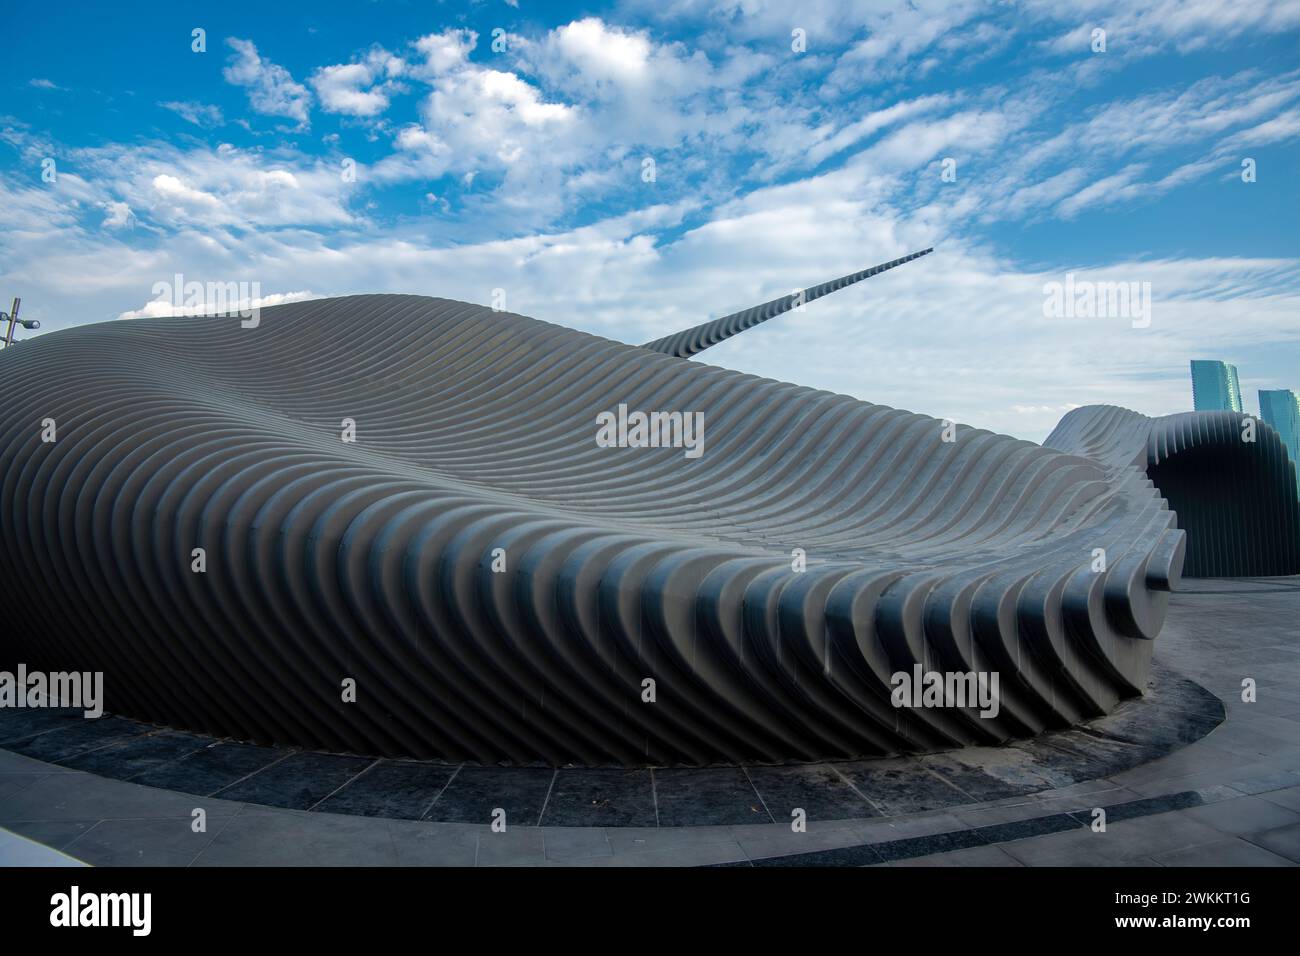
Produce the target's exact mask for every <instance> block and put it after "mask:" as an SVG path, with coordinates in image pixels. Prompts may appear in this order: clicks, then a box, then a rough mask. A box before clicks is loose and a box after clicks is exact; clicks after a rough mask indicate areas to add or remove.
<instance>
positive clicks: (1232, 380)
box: [1192, 359, 1241, 412]
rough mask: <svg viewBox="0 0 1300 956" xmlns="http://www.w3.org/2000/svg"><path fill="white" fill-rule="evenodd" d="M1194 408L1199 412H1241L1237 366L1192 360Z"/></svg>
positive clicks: (1205, 360)
mask: <svg viewBox="0 0 1300 956" xmlns="http://www.w3.org/2000/svg"><path fill="white" fill-rule="evenodd" d="M1192 407H1193V408H1195V409H1196V411H1198V412H1239V411H1241V386H1240V385H1239V384H1238V383H1237V366H1235V365H1229V364H1228V363H1227V362H1216V361H1212V360H1209V359H1192Z"/></svg>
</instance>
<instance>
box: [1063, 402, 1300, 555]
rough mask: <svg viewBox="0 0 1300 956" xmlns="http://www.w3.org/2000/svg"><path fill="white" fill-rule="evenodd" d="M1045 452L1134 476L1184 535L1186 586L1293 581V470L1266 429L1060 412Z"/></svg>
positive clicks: (1093, 410)
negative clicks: (1215, 580) (1225, 580)
mask: <svg viewBox="0 0 1300 956" xmlns="http://www.w3.org/2000/svg"><path fill="white" fill-rule="evenodd" d="M1043 444H1044V445H1045V446H1046V447H1048V448H1058V449H1061V450H1063V451H1069V452H1073V453H1075V454H1080V455H1088V456H1090V457H1092V458H1095V459H1098V460H1100V461H1104V462H1106V463H1108V464H1110V465H1113V466H1115V467H1121V468H1123V467H1128V468H1137V469H1139V470H1141V471H1142V472H1144V473H1145V474H1146V475H1147V476H1148V477H1149V478H1150V479H1151V480H1152V481H1153V482H1155V485H1156V487H1157V488H1159V489H1160V493H1161V494H1162V495H1164V497H1165V498H1166V499H1167V500H1168V501H1169V506H1170V507H1171V508H1172V509H1173V510H1174V511H1175V512H1176V513H1177V515H1178V523H1179V526H1180V527H1181V528H1183V529H1184V530H1185V531H1186V532H1187V559H1186V564H1185V565H1184V568H1183V571H1184V573H1185V574H1187V575H1188V576H1190V577H1231V576H1252V575H1277V574H1300V500H1298V499H1297V496H1296V472H1295V464H1294V463H1293V462H1292V461H1291V460H1290V456H1289V455H1288V453H1287V449H1286V445H1284V444H1283V443H1282V438H1281V436H1280V435H1278V433H1277V431H1276V430H1274V429H1273V427H1272V426H1270V425H1269V424H1267V423H1266V422H1264V421H1262V420H1261V419H1258V418H1255V417H1254V416H1248V415H1243V414H1242V413H1241V412H1181V413H1179V414H1176V415H1164V416H1161V417H1158V418H1149V417H1147V416H1146V415H1143V414H1141V413H1139V412H1135V411H1131V410H1130V409H1127V408H1119V407H1117V406H1114V405H1087V406H1084V407H1083V408H1076V409H1073V410H1072V411H1070V412H1068V413H1067V414H1066V415H1065V417H1064V418H1062V419H1061V421H1060V424H1058V425H1057V426H1056V428H1055V429H1054V430H1053V431H1052V434H1050V435H1049V436H1047V440H1046V441H1045V442H1044V443H1043Z"/></svg>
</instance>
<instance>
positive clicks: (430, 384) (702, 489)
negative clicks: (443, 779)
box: [0, 295, 1183, 765]
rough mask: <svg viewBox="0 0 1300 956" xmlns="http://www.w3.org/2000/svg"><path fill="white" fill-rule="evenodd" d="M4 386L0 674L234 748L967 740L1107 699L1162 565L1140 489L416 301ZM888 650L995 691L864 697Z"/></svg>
mask: <svg viewBox="0 0 1300 956" xmlns="http://www.w3.org/2000/svg"><path fill="white" fill-rule="evenodd" d="M0 381H3V383H4V387H5V394H6V402H7V410H6V415H5V417H4V419H3V421H0V574H3V577H4V580H5V581H6V582H10V584H11V586H10V587H8V588H7V589H6V611H5V626H6V629H7V631H8V633H7V635H6V639H5V641H4V642H3V646H2V647H0V649H2V650H3V656H4V657H5V658H6V659H7V660H10V661H22V662H25V663H26V664H27V665H28V667H29V668H41V669H45V670H80V671H86V670H98V671H103V672H104V674H105V697H106V703H107V707H108V709H109V710H110V711H114V712H117V713H120V714H124V715H129V716H132V717H136V718H141V719H144V720H148V721H152V722H157V723H165V724H169V725H172V726H178V727H184V728H190V729H195V730H200V731H204V732H207V733H211V734H217V735H228V736H233V737H236V738H240V739H248V740H255V741H275V742H279V743H289V744H297V745H302V746H306V747H311V748H317V749H331V750H344V751H352V752H360V753H369V754H383V755H390V756H391V755H411V756H419V757H436V756H440V757H448V758H453V759H458V760H459V759H469V760H475V761H481V762H512V763H524V762H531V761H542V762H546V763H549V764H565V763H570V762H572V763H579V764H592V765H599V764H625V765H630V764H645V763H651V764H696V765H699V764H707V763H711V762H721V761H784V760H791V759H819V758H828V757H848V756H859V755H873V754H892V753H898V752H911V751H925V750H931V749H937V748H949V747H953V746H956V745H962V744H972V743H992V742H996V741H1001V740H1005V739H1008V738H1012V737H1023V736H1028V735H1032V734H1035V733H1037V732H1039V731H1041V730H1043V729H1045V728H1048V727H1056V726H1064V725H1068V724H1072V723H1075V722H1078V721H1082V720H1084V719H1086V718H1089V717H1091V716H1094V715H1099V714H1102V713H1104V712H1106V711H1107V710H1109V709H1110V708H1111V707H1112V706H1113V705H1114V704H1115V703H1116V702H1117V701H1118V700H1119V699H1120V698H1122V697H1124V696H1128V695H1135V694H1138V693H1140V692H1141V690H1142V688H1143V683H1144V677H1145V674H1146V669H1147V665H1148V662H1149V660H1150V656H1151V647H1152V638H1154V637H1155V635H1156V633H1157V631H1158V629H1159V627H1160V625H1161V622H1162V619H1163V615H1164V610H1165V602H1166V600H1167V595H1166V594H1165V593H1164V592H1165V590H1167V589H1168V588H1169V587H1170V584H1171V582H1172V581H1173V580H1174V579H1176V578H1177V576H1178V574H1179V569H1180V566H1181V563H1182V556H1183V534H1182V532H1181V531H1178V530H1176V529H1175V527H1174V520H1173V519H1174V516H1173V514H1172V513H1171V512H1170V511H1169V510H1168V509H1167V508H1166V506H1165V503H1164V501H1163V500H1162V499H1161V497H1160V496H1159V494H1157V492H1156V491H1155V489H1154V488H1153V487H1152V485H1151V482H1150V481H1149V480H1147V479H1146V478H1145V477H1144V476H1143V475H1142V474H1141V473H1140V472H1139V471H1138V470H1136V469H1133V468H1112V467H1108V466H1107V465H1106V463H1104V462H1102V461H1097V460H1092V459H1089V458H1084V457H1078V456H1075V455H1069V454H1063V453H1061V452H1059V451H1054V450H1051V449H1047V448H1043V447H1040V446H1038V445H1034V444H1031V443H1029V442H1024V441H1018V440H1015V439H1011V438H1008V437H1004V436H999V435H995V434H992V433H989V432H986V431H981V430H976V429H971V428H966V427H964V426H963V427H958V428H957V429H956V431H955V432H952V431H951V429H947V430H946V429H945V427H944V423H943V422H940V421H939V420H937V419H933V418H929V417H926V416H923V415H917V414H912V413H910V412H906V411H900V410H897V409H893V408H887V407H884V406H880V405H871V404H867V403H864V402H860V401H857V400H855V399H852V398H849V397H846V396H843V395H833V394H829V393H826V392H821V391H816V390H813V389H809V388H802V387H799V386H795V385H789V384H785V383H782V382H778V381H771V380H766V379H760V378H756V377H753V376H750V375H744V374H740V373H736V372H731V371H726V370H723V369H720V368H714V367H710V366H707V365H700V364H697V363H693V362H689V361H685V360H683V359H680V358H674V357H670V356H668V355H664V354H659V353H656V352H653V351H649V350H647V349H643V348H638V347H635V346H628V345H622V344H619V343H616V342H611V341H608V340H605V339H601V338H597V337H595V336H592V335H588V334H585V333H582V332H578V331H573V330H570V329H566V328H561V327H558V326H555V325H551V324H548V323H545V322H540V321H536V320H534V319H529V318H526V317H523V316H519V315H513V314H508V313H495V312H492V311H491V310H489V309H487V308H484V307H481V306H476V305H469V304H466V303H463V302H454V301H448V300H445V299H435V298H426V297H421V296H410V295H361V296H349V297H346V298H336V299H326V300H317V301H311V302H303V303H295V304H289V305H282V306H277V307H274V308H266V309H263V310H262V314H261V320H260V324H259V325H258V326H257V327H256V328H243V327H241V322H240V320H239V319H238V318H237V317H205V318H170V319H168V318H162V319H137V320H132V321H124V322H114V323H105V324H99V325H89V326H82V327H78V328H74V329H69V330H66V331H61V332H55V333H52V334H48V335H45V336H43V337H41V338H40V339H38V340H35V341H32V342H29V343H27V344H25V345H24V346H22V347H21V348H15V349H11V350H6V351H5V352H4V353H3V356H0ZM619 405H626V406H627V407H628V408H629V409H633V410H643V411H647V412H649V411H670V412H671V411H677V412H683V413H686V414H688V415H689V414H691V413H695V412H699V413H702V414H703V422H704V424H705V426H706V427H705V429H704V432H703V436H704V438H705V442H704V445H703V454H702V455H700V457H698V458H690V457H688V456H687V455H686V454H684V452H683V449H682V448H672V447H600V445H598V444H597V441H596V434H597V418H598V416H599V415H600V414H601V413H603V412H612V411H614V410H616V409H617V407H618V406H619ZM344 419H350V420H352V421H353V422H354V423H355V441H354V442H347V441H343V440H342V436H343V435H344ZM51 428H52V429H54V431H53V437H54V438H55V440H53V441H43V440H42V437H43V434H44V435H45V437H50V436H51V432H50V429H51ZM945 438H951V439H953V440H945ZM195 549H203V555H204V557H205V560H206V564H205V566H203V567H204V570H201V571H199V570H195V568H196V567H199V565H198V564H196V562H197V561H198V560H199V559H198V558H197V557H196V552H195ZM795 549H801V550H802V552H803V553H804V554H806V570H802V571H801V570H798V569H797V568H798V561H797V555H796V559H792V552H794V551H795ZM1103 552H1104V555H1103V559H1104V560H1103V561H1102V562H1101V563H1100V564H1099V562H1098V555H1099V554H1102V553H1103ZM13 582H21V586H17V587H14V586H12V583H13ZM916 665H920V666H921V667H922V668H924V669H925V670H927V671H928V670H938V671H962V672H967V671H969V672H981V673H987V672H996V673H998V674H999V675H1000V707H999V709H998V711H997V715H996V716H992V717H984V716H980V714H979V712H978V705H974V704H972V706H966V707H948V708H942V707H928V708H927V707H911V706H907V707H895V706H893V704H892V702H891V698H890V695H891V684H890V681H891V676H892V675H893V674H895V673H896V672H907V673H911V672H912V671H913V668H914V666H916ZM349 679H350V680H353V681H355V682H356V695H355V696H356V699H355V702H345V701H344V700H343V699H342V698H343V696H344V694H343V690H342V685H343V682H345V681H346V680H349ZM647 680H650V681H653V682H654V684H653V695H651V694H650V692H649V690H648V689H647V688H649V687H650V686H651V685H648V684H646V683H645V682H646V681H647ZM650 696H653V698H654V699H653V702H648V701H647V699H646V698H647V697H650Z"/></svg>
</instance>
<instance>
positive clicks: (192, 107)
mask: <svg viewBox="0 0 1300 956" xmlns="http://www.w3.org/2000/svg"><path fill="white" fill-rule="evenodd" d="M158 105H159V106H161V107H162V108H163V109H165V110H171V111H172V112H173V113H175V114H176V115H177V116H179V117H180V118H181V119H183V120H185V122H187V123H193V124H194V125H195V126H220V125H222V124H223V123H225V121H226V119H225V117H224V116H223V115H222V113H221V107H219V106H213V105H211V104H209V103H195V102H193V101H185V102H168V103H159V104H158Z"/></svg>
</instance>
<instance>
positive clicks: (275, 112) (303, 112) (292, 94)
mask: <svg viewBox="0 0 1300 956" xmlns="http://www.w3.org/2000/svg"><path fill="white" fill-rule="evenodd" d="M226 43H227V44H229V46H230V47H231V48H232V49H233V50H234V51H235V52H234V54H232V55H231V57H230V60H229V61H228V62H229V65H228V66H226V68H225V70H224V71H223V73H222V75H223V76H224V77H225V78H226V82H227V83H232V84H234V85H235V86H242V87H244V88H245V89H247V90H248V102H249V104H250V105H251V106H252V107H253V109H254V110H256V111H257V112H259V113H263V114H265V115H267V116H284V117H287V118H289V119H292V120H297V121H298V123H299V124H301V125H303V126H306V125H307V116H308V111H309V109H310V105H311V94H310V93H309V92H307V88H306V87H305V86H303V85H302V84H301V83H298V82H296V81H295V80H294V78H293V77H292V76H291V75H290V74H289V71H288V70H286V69H285V68H284V67H282V66H278V65H277V64H275V63H272V62H271V61H270V60H264V59H262V57H261V56H259V55H258V52H257V47H256V46H255V45H254V44H253V42H252V41H251V40H241V39H239V38H237V37H230V38H228V39H227V40H226Z"/></svg>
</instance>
